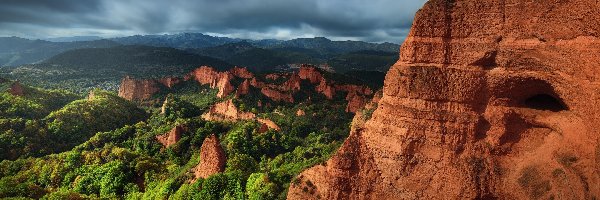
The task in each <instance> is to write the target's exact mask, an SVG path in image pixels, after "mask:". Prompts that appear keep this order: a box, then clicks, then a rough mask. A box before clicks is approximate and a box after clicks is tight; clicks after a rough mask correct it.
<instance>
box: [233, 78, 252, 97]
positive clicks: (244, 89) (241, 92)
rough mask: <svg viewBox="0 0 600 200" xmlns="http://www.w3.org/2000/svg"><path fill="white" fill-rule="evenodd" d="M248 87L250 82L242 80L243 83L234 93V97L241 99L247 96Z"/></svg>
mask: <svg viewBox="0 0 600 200" xmlns="http://www.w3.org/2000/svg"><path fill="white" fill-rule="evenodd" d="M250 86H251V85H250V81H249V80H248V79H246V80H244V82H242V84H240V86H238V88H237V90H236V91H235V96H236V97H241V96H244V95H247V94H248V93H250Z"/></svg>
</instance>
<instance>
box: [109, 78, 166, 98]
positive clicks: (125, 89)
mask: <svg viewBox="0 0 600 200" xmlns="http://www.w3.org/2000/svg"><path fill="white" fill-rule="evenodd" d="M159 90H160V88H159V86H158V84H157V82H156V81H155V80H136V79H134V78H131V77H129V76H126V77H125V78H123V80H121V85H120V86H119V96H120V97H122V98H124V99H127V100H130V101H143V100H147V99H150V97H152V95H153V94H155V93H156V92H158V91H159Z"/></svg>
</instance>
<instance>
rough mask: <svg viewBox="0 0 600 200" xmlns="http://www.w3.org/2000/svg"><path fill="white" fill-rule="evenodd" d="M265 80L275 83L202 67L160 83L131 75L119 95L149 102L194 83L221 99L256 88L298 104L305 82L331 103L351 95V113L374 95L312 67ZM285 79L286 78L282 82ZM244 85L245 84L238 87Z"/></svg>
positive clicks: (243, 71) (236, 70)
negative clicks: (338, 96)
mask: <svg viewBox="0 0 600 200" xmlns="http://www.w3.org/2000/svg"><path fill="white" fill-rule="evenodd" d="M265 78H266V79H267V80H271V81H274V82H269V81H262V80H261V79H259V78H257V77H255V76H254V74H252V73H251V72H249V71H248V70H247V69H246V68H240V67H234V68H232V69H230V70H228V71H223V72H219V71H217V70H216V69H214V68H212V67H209V66H202V67H199V68H196V69H194V70H193V71H192V72H190V73H189V74H187V75H185V76H184V77H183V78H177V77H166V78H161V79H156V80H136V79H133V78H131V77H129V76H127V77H125V78H123V80H122V81H121V85H120V87H119V96H121V97H123V98H125V99H128V100H135V101H146V100H149V99H150V98H151V97H152V95H154V94H155V93H157V92H158V91H159V90H160V88H161V87H162V86H161V85H164V86H165V87H166V88H172V87H173V86H175V85H177V84H179V83H181V82H184V81H192V80H194V81H196V82H198V84H200V85H208V86H209V87H211V88H215V89H218V90H219V91H218V92H217V97H219V98H225V97H227V96H229V95H230V94H232V93H234V92H235V96H236V97H238V98H240V97H242V96H244V95H248V94H249V93H250V91H252V88H256V89H258V90H260V93H261V94H262V95H263V96H264V97H267V98H269V99H271V100H272V101H276V102H287V103H294V102H296V100H295V99H294V95H295V94H298V92H300V91H301V89H302V87H303V86H302V82H303V81H305V82H308V83H310V84H313V86H314V91H315V92H317V93H321V94H323V95H324V96H325V97H326V98H327V99H330V100H331V99H334V98H335V96H336V94H338V93H340V92H345V93H347V96H346V99H347V100H348V101H349V107H348V109H347V111H348V112H356V110H358V109H360V108H361V106H362V105H364V102H363V101H364V98H368V97H369V96H370V95H372V93H373V92H372V91H371V89H370V88H369V87H366V86H360V85H352V84H338V83H336V82H335V81H332V80H327V79H326V78H325V76H324V74H323V72H322V70H321V69H318V68H316V67H314V66H311V65H301V66H300V69H299V71H298V72H294V73H273V74H268V75H266V76H265ZM282 78H285V79H284V80H280V79H282ZM277 81H282V82H277ZM283 81H284V82H283ZM240 82H241V84H238V83H240ZM234 84H237V85H234ZM309 88H312V87H309ZM311 90H312V89H311ZM362 97H364V98H362ZM309 98H310V97H309ZM350 101H351V102H350Z"/></svg>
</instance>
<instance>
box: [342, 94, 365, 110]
mask: <svg viewBox="0 0 600 200" xmlns="http://www.w3.org/2000/svg"><path fill="white" fill-rule="evenodd" d="M346 100H347V101H348V105H347V106H346V112H351V113H356V111H358V110H360V109H362V108H363V107H364V106H365V104H366V103H367V97H365V96H362V95H359V94H357V93H356V92H351V93H348V96H346Z"/></svg>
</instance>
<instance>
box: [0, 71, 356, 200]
mask: <svg viewBox="0 0 600 200" xmlns="http://www.w3.org/2000/svg"><path fill="white" fill-rule="evenodd" d="M9 84H11V81H5V82H4V83H3V84H2V85H1V87H0V89H1V90H2V91H3V92H2V93H0V118H1V119H0V158H1V159H0V160H2V162H0V177H1V178H0V198H8V199H285V198H286V194H287V188H288V187H289V185H290V183H292V182H293V181H294V177H296V176H297V175H298V174H299V173H300V172H301V171H302V170H304V169H306V168H308V167H311V166H314V165H316V164H320V163H324V162H325V161H326V160H327V159H328V158H329V157H330V156H331V155H332V154H333V153H334V152H335V151H336V150H337V149H338V148H339V147H340V146H341V144H342V142H343V141H344V139H345V138H346V137H347V136H348V134H349V129H350V123H351V120H352V117H353V114H351V113H346V112H345V107H346V103H347V102H346V101H345V100H344V99H343V96H342V95H338V96H339V97H338V98H336V99H334V100H326V99H325V98H324V97H323V96H322V95H321V94H316V93H314V94H312V93H310V94H309V93H304V94H303V95H304V97H299V99H300V102H297V103H294V104H291V103H277V102H270V101H269V100H268V99H264V98H263V99H261V97H258V96H253V95H248V96H245V97H243V98H239V99H238V98H236V99H235V101H234V102H235V103H236V106H237V107H239V108H240V109H241V110H245V111H250V112H253V113H255V114H256V115H257V116H258V117H263V118H268V119H271V120H272V121H274V122H275V123H276V124H277V125H279V126H280V127H281V129H280V130H279V131H276V130H273V129H269V130H268V131H266V132H262V133H261V132H259V131H258V130H259V128H260V126H261V125H260V124H259V123H258V122H256V121H253V120H241V121H236V122H224V121H223V122H221V121H206V120H204V119H202V118H201V117H199V116H200V115H201V114H202V113H204V112H205V111H206V110H207V109H208V108H209V106H210V105H212V104H214V103H216V102H219V101H222V100H223V99H219V98H217V97H216V93H217V92H216V90H214V89H210V88H208V87H204V86H199V85H198V84H190V83H184V84H180V85H178V86H177V87H176V88H173V89H172V90H171V91H170V92H161V93H159V94H156V95H155V96H154V98H153V99H156V101H153V102H151V103H148V102H146V103H140V102H131V101H127V100H125V99H122V98H120V97H119V96H117V94H116V93H115V92H114V91H104V90H100V89H95V90H92V91H90V93H89V95H87V94H86V95H84V94H76V93H72V92H69V91H66V90H47V89H41V88H36V87H29V86H24V90H25V91H24V95H12V94H10V93H9V92H8V91H7V88H8V87H9V86H8V85H9ZM306 96H311V97H312V98H307V97H306ZM165 98H166V99H169V101H168V103H166V104H164V112H163V111H162V110H163V109H161V108H162V107H163V101H162V100H164V99H165ZM227 98H234V97H233V96H230V97H227ZM258 101H261V102H263V103H268V104H269V105H270V106H262V107H258V106H256V105H257V104H256V103H257V102H258ZM298 110H302V111H304V112H305V113H306V114H305V115H302V116H298V115H297V114H296V113H297V111H298ZM175 126H184V127H186V129H185V132H184V133H183V134H182V136H181V138H180V139H179V140H178V142H177V143H175V144H174V145H171V146H169V147H167V148H165V147H164V146H163V145H162V144H161V143H159V142H158V141H157V140H156V136H157V135H162V134H164V133H167V132H169V130H171V129H173V128H174V127H175ZM212 134H215V135H216V136H217V137H218V138H219V140H220V145H221V146H222V148H223V149H224V151H225V154H226V158H227V161H226V164H225V170H224V172H222V173H217V174H214V175H212V176H210V177H208V178H206V179H198V180H195V181H194V180H193V177H194V174H193V173H192V172H191V170H192V169H193V168H194V167H195V166H196V165H198V163H199V162H200V147H201V146H202V143H203V141H204V139H205V138H206V137H208V136H210V135H212Z"/></svg>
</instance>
